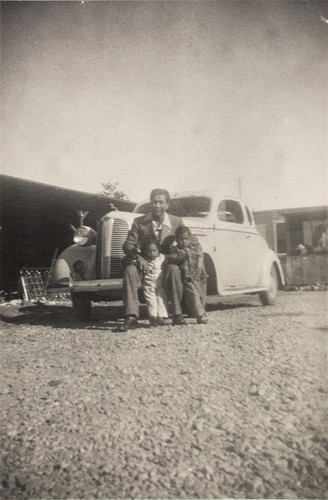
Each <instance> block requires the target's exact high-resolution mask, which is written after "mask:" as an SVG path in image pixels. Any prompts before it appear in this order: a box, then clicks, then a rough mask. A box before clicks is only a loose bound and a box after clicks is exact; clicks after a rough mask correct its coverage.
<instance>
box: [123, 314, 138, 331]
mask: <svg viewBox="0 0 328 500" xmlns="http://www.w3.org/2000/svg"><path fill="white" fill-rule="evenodd" d="M136 328H138V320H137V318H135V317H134V316H128V317H127V318H125V320H124V323H123V325H121V326H120V332H127V331H128V330H135V329H136Z"/></svg>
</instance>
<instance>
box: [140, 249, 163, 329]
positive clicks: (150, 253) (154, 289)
mask: <svg viewBox="0 0 328 500" xmlns="http://www.w3.org/2000/svg"><path fill="white" fill-rule="evenodd" d="M141 255H142V256H143V257H144V258H145V259H146V260H147V262H148V271H147V272H146V274H145V275H144V276H143V290H144V295H145V299H146V304H147V310H148V316H149V322H150V324H151V325H152V326H157V325H159V326H161V325H164V324H165V321H164V318H167V317H168V314H167V309H166V296H165V292H164V288H163V284H162V267H163V262H164V260H165V257H164V255H163V254H162V253H160V251H159V246H158V241H157V240H146V241H145V243H144V244H143V245H142V248H141Z"/></svg>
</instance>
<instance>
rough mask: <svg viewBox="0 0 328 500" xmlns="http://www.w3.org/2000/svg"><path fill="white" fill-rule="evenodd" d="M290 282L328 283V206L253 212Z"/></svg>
mask: <svg viewBox="0 0 328 500" xmlns="http://www.w3.org/2000/svg"><path fill="white" fill-rule="evenodd" d="M254 219H255V223H256V226H257V228H258V230H259V231H260V232H261V234H262V235H263V236H264V237H265V238H266V240H267V242H268V244H269V246H270V248H272V250H274V251H275V252H276V253H277V254H278V255H279V257H280V260H281V263H282V265H283V268H284V272H285V279H286V283H287V284H288V285H308V284H316V283H324V284H327V283H328V206H316V207H303V208H289V209H281V210H266V211H259V212H254Z"/></svg>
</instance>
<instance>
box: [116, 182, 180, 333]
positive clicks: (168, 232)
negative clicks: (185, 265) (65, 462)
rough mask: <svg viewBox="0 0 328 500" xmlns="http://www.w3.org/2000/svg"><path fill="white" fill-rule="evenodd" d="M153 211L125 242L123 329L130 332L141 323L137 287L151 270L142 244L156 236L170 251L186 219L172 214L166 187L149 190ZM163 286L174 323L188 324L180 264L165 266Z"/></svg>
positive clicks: (135, 224)
mask: <svg viewBox="0 0 328 500" xmlns="http://www.w3.org/2000/svg"><path fill="white" fill-rule="evenodd" d="M150 202H151V206H152V210H151V212H150V213H148V214H147V215H142V216H141V217H137V218H136V219H135V220H134V222H133V224H132V228H131V230H130V231H129V233H128V236H127V239H126V241H125V243H124V245H123V251H124V253H125V255H126V257H127V260H128V261H129V262H131V263H130V264H128V265H127V267H126V269H125V273H124V279H123V303H124V310H125V320H124V324H123V326H122V327H121V331H127V330H129V329H132V328H137V326H138V316H139V302H138V288H139V287H140V285H141V277H142V274H145V273H146V272H147V270H148V262H147V261H146V260H145V259H144V258H143V257H142V256H141V255H140V247H141V246H142V244H143V242H144V241H145V240H147V239H149V238H156V239H157V240H158V242H159V247H160V251H161V252H162V253H163V254H164V255H165V254H168V253H169V250H170V244H171V243H172V242H173V241H174V234H175V231H176V230H177V228H178V227H179V226H183V225H184V224H183V222H182V220H181V219H180V218H179V217H175V216H174V215H169V214H168V213H167V209H168V207H169V202H170V195H169V193H168V191H166V189H153V190H152V192H151V193H150ZM164 287H165V291H166V294H167V297H168V299H169V301H170V304H171V312H172V314H173V324H175V325H184V324H186V323H185V321H184V319H183V316H182V310H181V303H182V295H183V284H182V280H181V273H180V269H179V267H178V266H177V265H174V264H169V265H168V266H167V267H166V269H165V275H164Z"/></svg>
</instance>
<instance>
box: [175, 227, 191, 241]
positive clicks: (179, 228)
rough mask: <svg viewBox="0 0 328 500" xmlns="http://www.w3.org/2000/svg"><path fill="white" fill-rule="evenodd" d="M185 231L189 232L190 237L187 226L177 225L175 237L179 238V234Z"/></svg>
mask: <svg viewBox="0 0 328 500" xmlns="http://www.w3.org/2000/svg"><path fill="white" fill-rule="evenodd" d="M186 233H187V234H189V236H190V237H191V232H190V229H189V227H186V226H179V227H178V229H177V230H176V231H175V237H176V239H178V238H181V236H182V235H183V234H186Z"/></svg>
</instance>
